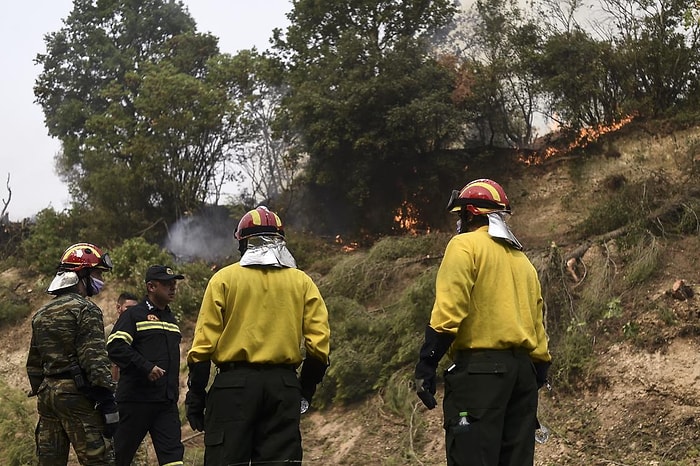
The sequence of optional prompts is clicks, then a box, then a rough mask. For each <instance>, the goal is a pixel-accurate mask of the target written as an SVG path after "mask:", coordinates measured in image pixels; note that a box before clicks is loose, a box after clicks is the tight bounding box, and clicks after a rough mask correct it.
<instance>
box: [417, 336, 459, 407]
mask: <svg viewBox="0 0 700 466" xmlns="http://www.w3.org/2000/svg"><path fill="white" fill-rule="evenodd" d="M454 339H455V337H454V335H452V334H449V333H438V332H436V331H435V330H433V328H432V327H430V326H429V325H428V326H427V327H426V328H425V342H424V343H423V347H422V348H421V350H420V359H419V360H418V364H416V372H415V378H416V394H418V398H420V400H421V401H422V402H423V404H424V405H425V407H426V408H428V409H433V408H435V407H436V406H437V401H436V400H435V392H436V390H437V388H436V376H435V372H436V371H437V366H438V363H439V362H440V359H442V357H443V356H444V355H445V353H446V352H447V350H448V349H449V348H450V345H452V342H453V341H454Z"/></svg>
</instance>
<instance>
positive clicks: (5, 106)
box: [0, 0, 292, 221]
mask: <svg viewBox="0 0 700 466" xmlns="http://www.w3.org/2000/svg"><path fill="white" fill-rule="evenodd" d="M183 3H184V4H185V5H186V6H187V8H188V9H189V11H190V14H191V15H192V17H193V18H194V20H195V21H196V23H197V29H198V30H199V31H200V32H210V33H212V34H213V35H215V36H217V37H218V38H219V48H220V50H221V51H222V52H225V53H231V54H235V53H236V52H238V51H239V50H243V49H249V48H252V47H257V48H258V50H264V49H267V48H268V47H269V38H270V37H271V36H272V30H273V29H274V28H277V27H279V28H282V29H284V28H286V26H287V24H288V21H287V18H286V16H285V15H286V14H287V13H288V12H289V11H291V8H292V4H291V0H185V1H184V2H183ZM72 6H73V2H72V0H13V1H8V2H5V3H4V7H3V12H2V15H0V44H2V45H1V46H0V60H1V63H2V69H3V71H2V73H1V77H0V79H1V81H0V102H1V103H0V201H2V204H0V211H2V207H3V206H4V204H5V202H6V201H7V200H8V197H9V196H8V190H7V177H8V174H9V176H10V182H9V185H10V189H11V190H12V198H11V199H10V203H9V206H8V209H7V211H8V213H9V215H10V219H11V220H13V221H17V220H21V219H23V218H26V217H31V216H33V215H34V214H36V213H37V212H38V211H40V210H42V209H44V208H46V207H49V206H51V207H53V208H54V209H56V210H62V209H63V208H65V207H67V206H68V204H69V200H70V199H69V195H68V189H67V187H66V186H65V185H64V184H63V183H62V182H61V180H59V179H58V176H56V174H55V171H54V155H55V154H56V153H57V152H58V151H59V148H60V145H59V143H58V141H57V140H55V139H53V138H50V137H49V136H48V132H47V130H46V127H45V126H44V115H43V113H42V111H41V107H39V105H37V104H35V103H34V93H33V90H32V88H33V86H34V81H35V79H36V77H37V75H38V74H39V72H40V71H41V69H40V67H38V66H36V65H34V58H35V57H36V55H37V53H42V52H45V51H46V48H45V45H44V40H43V38H44V35H45V34H47V33H49V32H54V31H57V30H58V29H60V28H61V26H62V25H63V23H62V20H63V19H64V18H66V17H67V16H68V14H69V12H70V11H71V10H72Z"/></svg>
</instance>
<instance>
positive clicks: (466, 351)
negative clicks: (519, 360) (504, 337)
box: [453, 346, 531, 363]
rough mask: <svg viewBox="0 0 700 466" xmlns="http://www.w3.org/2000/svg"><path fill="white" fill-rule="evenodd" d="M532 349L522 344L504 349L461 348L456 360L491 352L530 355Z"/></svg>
mask: <svg viewBox="0 0 700 466" xmlns="http://www.w3.org/2000/svg"><path fill="white" fill-rule="evenodd" d="M530 352H531V350H529V349H526V348H523V347H522V346H517V347H513V348H504V349H486V348H476V349H460V350H457V351H455V354H454V359H453V360H454V362H456V363H459V362H460V361H464V360H465V359H468V358H469V357H470V356H472V355H476V354H489V353H510V354H512V355H513V356H518V355H528V356H529V355H530Z"/></svg>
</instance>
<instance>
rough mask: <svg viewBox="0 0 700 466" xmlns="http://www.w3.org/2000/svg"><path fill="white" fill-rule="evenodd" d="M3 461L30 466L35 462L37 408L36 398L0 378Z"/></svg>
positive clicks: (0, 450) (0, 454) (0, 452)
mask: <svg viewBox="0 0 700 466" xmlns="http://www.w3.org/2000/svg"><path fill="white" fill-rule="evenodd" d="M0 393H2V403H0V445H2V448H0V464H3V465H7V466H28V465H32V464H35V461H36V456H35V443H34V425H33V422H34V421H33V420H34V419H35V415H34V412H35V410H36V407H35V405H36V401H35V400H36V398H31V399H28V398H27V395H26V394H25V393H23V392H22V391H20V390H15V389H13V388H11V387H9V386H8V385H7V384H5V383H4V382H0Z"/></svg>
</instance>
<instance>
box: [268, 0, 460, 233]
mask: <svg viewBox="0 0 700 466" xmlns="http://www.w3.org/2000/svg"><path fill="white" fill-rule="evenodd" d="M454 11H455V7H454V5H453V4H452V3H451V2H449V1H445V0H439V1H432V2H429V3H427V4H421V5H420V6H418V5H416V4H415V2H398V3H397V2H393V1H388V0H381V1H378V2H375V3H373V4H372V5H369V4H364V3H362V2H351V3H347V2H323V3H322V4H316V3H314V2H310V1H301V2H297V3H295V4H294V8H293V10H292V12H291V13H290V21H291V25H290V27H289V28H288V30H287V33H286V36H285V37H284V39H282V38H281V37H280V36H279V35H278V37H277V38H276V39H277V41H276V44H275V48H276V49H277V50H278V51H279V53H280V55H281V56H282V57H283V58H284V60H285V62H287V63H288V68H287V74H286V77H287V78H288V82H289V84H290V86H291V88H292V90H293V91H292V92H290V93H289V94H288V95H287V98H286V99H285V101H284V110H285V111H284V113H283V115H282V116H283V118H284V122H283V124H281V125H282V126H283V127H285V129H287V131H289V132H290V134H299V135H300V138H298V141H299V144H298V146H297V147H296V148H295V151H296V152H297V153H300V154H308V162H307V165H306V170H305V176H304V184H305V185H306V187H307V189H308V190H309V199H310V200H311V201H313V204H314V207H315V210H316V212H317V215H316V219H315V224H314V230H315V231H320V232H322V233H324V234H337V233H343V234H345V233H349V234H355V235H358V234H366V233H368V232H371V233H373V234H377V233H380V234H387V233H391V232H392V231H393V229H394V228H395V224H394V219H393V215H391V214H388V215H376V212H378V211H384V212H387V213H388V212H395V211H397V209H400V208H401V207H402V206H403V205H404V204H405V203H410V204H413V205H414V206H415V205H416V202H420V201H421V200H422V199H426V198H429V196H423V195H421V196H415V193H419V192H421V191H423V190H424V189H430V188H431V187H432V186H434V185H432V184H430V181H428V180H427V179H426V177H425V176H424V174H429V175H428V176H430V175H432V174H434V173H436V170H435V168H436V167H437V163H438V157H437V153H438V151H440V150H444V149H447V148H450V147H451V146H450V143H451V142H452V141H454V140H455V139H456V138H457V137H458V134H459V132H460V131H461V126H460V115H459V112H458V110H457V109H456V108H455V106H454V105H453V104H452V101H451V92H452V84H453V82H452V76H451V71H450V70H448V69H447V68H445V67H443V66H442V65H440V64H439V63H438V62H437V61H436V60H434V59H433V58H432V57H431V56H430V54H429V46H428V42H427V40H425V39H427V38H428V37H430V36H431V35H432V34H434V33H435V32H436V31H437V30H438V29H439V28H440V27H442V26H444V25H446V24H447V22H448V21H449V20H450V18H451V17H452V15H453V13H454ZM310 43H313V44H314V46H313V47H309V44H310ZM339 70H341V72H338V71H339ZM449 184H451V182H450V183H449ZM417 210H418V212H419V213H421V212H423V209H421V208H419V209H417ZM419 228H425V226H421V227H419Z"/></svg>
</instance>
